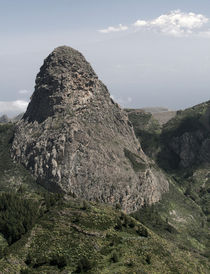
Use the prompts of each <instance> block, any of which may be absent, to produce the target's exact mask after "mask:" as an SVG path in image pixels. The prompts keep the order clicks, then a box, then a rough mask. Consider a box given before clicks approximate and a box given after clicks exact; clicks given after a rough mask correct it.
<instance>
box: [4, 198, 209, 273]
mask: <svg viewBox="0 0 210 274" xmlns="http://www.w3.org/2000/svg"><path fill="white" fill-rule="evenodd" d="M22 195H25V194H24V193H23V194H22ZM45 203H46V201H45V202H44V199H43V198H42V202H41V204H42V206H43V207H45ZM4 254H5V255H4V257H3V258H2V259H1V260H0V269H1V271H2V273H11V274H12V273H100V274H108V273H125V274H126V273H151V274H152V273H161V274H163V273H180V274H183V273H193V274H194V273H206V274H207V273H209V272H208V271H209V263H208V261H207V259H206V258H204V257H202V256H200V255H199V254H196V253H194V252H189V251H188V250H184V249H181V248H178V246H176V244H175V243H170V242H169V241H168V242H167V241H165V240H164V239H162V238H161V237H159V236H157V235H156V234H155V233H153V232H152V231H151V230H149V229H148V228H146V227H145V226H144V225H142V224H141V223H140V222H138V221H136V220H135V219H134V218H132V217H130V216H127V215H125V214H124V213H123V212H121V211H120V210H115V209H113V208H112V207H110V206H107V205H105V204H97V203H93V202H91V203H88V202H81V201H80V200H78V199H73V198H72V197H70V196H68V195H65V199H63V198H62V199H61V200H58V201H57V202H56V203H55V205H53V206H50V207H49V208H48V210H45V213H44V214H43V215H42V216H41V217H40V218H39V219H38V220H37V221H36V223H35V224H34V226H33V228H32V229H31V230H30V231H29V232H27V233H26V234H25V235H24V236H23V237H22V238H21V239H20V240H19V241H17V242H16V243H14V244H12V245H11V246H9V247H7V248H6V249H5V251H4Z"/></svg>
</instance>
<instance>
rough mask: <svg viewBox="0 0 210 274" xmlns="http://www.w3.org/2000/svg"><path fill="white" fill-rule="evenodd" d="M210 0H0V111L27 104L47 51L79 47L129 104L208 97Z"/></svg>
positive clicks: (183, 103)
mask: <svg viewBox="0 0 210 274" xmlns="http://www.w3.org/2000/svg"><path fill="white" fill-rule="evenodd" d="M209 18H210V1H209V0H208V1H207V0H200V1H197V0H183V1H179V0H178V1H169V0H168V1H164V0H158V1H157V0H153V1H152V0H147V1H146V0H145V1H141V0H139V1H137V0H126V1H125V0H106V1H102V0H42V1H40V0H36V1H32V0H28V1H25V0H18V1H17V0H0V33H1V43H0V114H2V113H7V114H8V115H10V116H12V115H15V114H16V113H18V112H21V111H23V110H24V109H25V108H26V106H27V102H28V101H29V98H30V96H31V94H32V92H33V90H34V81H35V77H36V74H37V73H38V71H39V68H40V66H41V65H42V63H43V59H44V58H45V57H46V56H47V55H48V54H49V53H50V52H51V51H52V50H53V49H54V48H55V47H57V46H60V45H64V44H65V45H69V46H72V47H74V48H76V49H78V50H80V51H81V52H82V53H83V54H84V55H85V57H86V59H87V60H88V61H89V62H90V63H91V64H92V66H93V68H94V70H95V71H96V73H97V74H98V76H99V77H100V79H101V80H102V81H103V82H104V83H105V84H106V85H107V87H108V89H109V91H110V93H111V95H112V96H113V98H114V99H115V100H116V101H117V102H118V103H120V104H121V105H122V106H123V107H136V108H141V107H148V106H165V107H168V108H170V109H182V108H186V107H189V106H192V105H195V104H198V103H200V102H202V101H206V100H209V89H210V77H209V75H210V19H209Z"/></svg>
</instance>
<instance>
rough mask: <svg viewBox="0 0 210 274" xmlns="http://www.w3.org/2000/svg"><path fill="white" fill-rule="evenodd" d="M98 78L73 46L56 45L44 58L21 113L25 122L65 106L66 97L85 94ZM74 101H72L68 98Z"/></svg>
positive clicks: (43, 116)
mask: <svg viewBox="0 0 210 274" xmlns="http://www.w3.org/2000/svg"><path fill="white" fill-rule="evenodd" d="M97 80H98V78H97V76H96V74H95V72H94V71H93V69H92V68H91V66H90V64H89V63H88V62H87V61H86V60H85V58H84V57H83V55H82V54H81V53H80V52H78V51H77V50H75V49H73V48H71V47H67V46H62V47H58V48H56V49H55V50H54V51H53V52H52V53H51V54H50V55H49V56H48V57H47V58H46V59H45V61H44V64H43V66H42V67H41V69H40V72H39V73H38V75H37V78H36V86H35V92H34V93H33V96H32V99H31V102H30V104H29V107H28V109H27V111H26V113H25V115H24V116H23V119H24V120H28V121H29V122H32V121H37V122H38V123H41V122H43V121H44V120H45V119H47V117H49V116H53V115H54V114H55V113H56V112H59V113H62V112H63V111H64V110H66V108H68V107H69V106H68V102H69V100H67V99H68V98H69V99H71V98H72V97H74V99H75V101H76V100H77V99H78V97H87V96H89V97H90V96H91V94H88V93H93V92H94V91H95V89H94V88H95V86H96V81H97ZM72 103H73V104H75V103H76V102H72Z"/></svg>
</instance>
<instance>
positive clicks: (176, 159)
mask: <svg viewBox="0 0 210 274" xmlns="http://www.w3.org/2000/svg"><path fill="white" fill-rule="evenodd" d="M161 141H162V151H161V154H160V158H165V160H166V161H164V162H163V165H165V163H166V162H167V163H168V164H169V165H170V167H172V168H175V169H177V168H178V169H185V168H191V167H193V166H199V165H200V164H201V163H209V162H210V101H208V102H205V103H202V104H199V105H197V106H194V107H192V108H189V109H186V110H184V111H179V112H178V114H177V115H176V116H175V117H174V118H173V119H171V120H170V121H169V122H168V123H167V124H166V125H165V126H164V127H163V132H162V134H161Z"/></svg>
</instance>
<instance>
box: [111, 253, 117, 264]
mask: <svg viewBox="0 0 210 274" xmlns="http://www.w3.org/2000/svg"><path fill="white" fill-rule="evenodd" d="M111 260H112V262H113V263H117V262H119V254H118V253H117V252H116V251H113V253H112V257H111Z"/></svg>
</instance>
